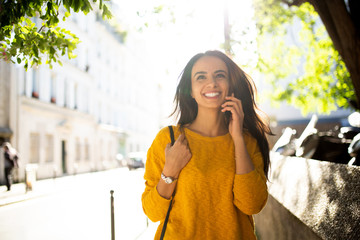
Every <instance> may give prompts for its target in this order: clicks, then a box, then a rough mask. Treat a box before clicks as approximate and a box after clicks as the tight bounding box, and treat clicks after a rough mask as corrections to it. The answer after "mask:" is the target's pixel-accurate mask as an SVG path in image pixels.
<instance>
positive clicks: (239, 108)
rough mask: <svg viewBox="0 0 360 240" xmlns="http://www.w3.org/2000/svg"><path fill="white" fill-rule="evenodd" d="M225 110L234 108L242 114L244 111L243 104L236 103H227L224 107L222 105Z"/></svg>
mask: <svg viewBox="0 0 360 240" xmlns="http://www.w3.org/2000/svg"><path fill="white" fill-rule="evenodd" d="M221 106H222V107H223V109H224V108H234V109H235V110H236V112H240V110H241V109H242V107H241V103H236V102H226V103H224V104H223V105H221Z"/></svg>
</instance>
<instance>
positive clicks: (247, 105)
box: [171, 50, 272, 178]
mask: <svg viewBox="0 0 360 240" xmlns="http://www.w3.org/2000/svg"><path fill="white" fill-rule="evenodd" d="M204 56H212V57H217V58H219V59H221V60H222V61H224V63H225V64H226V66H227V68H228V72H229V94H231V93H234V96H235V97H236V98H238V99H240V100H241V102H242V106H243V111H244V115H245V117H244V129H247V130H248V131H249V132H250V134H251V135H252V136H253V137H254V138H255V139H256V140H257V142H258V144H259V147H260V151H261V154H262V156H263V160H264V173H265V176H266V177H267V178H268V171H269V166H270V156H269V143H268V140H267V138H266V134H270V135H272V133H271V130H270V128H269V126H268V125H267V124H266V123H265V121H264V120H263V119H262V118H261V117H260V114H259V113H260V110H259V108H258V107H257V105H256V103H255V94H256V87H255V85H254V82H253V81H252V79H251V78H250V77H249V76H247V75H246V74H245V72H244V71H243V70H242V69H241V68H240V67H239V66H238V65H237V64H236V63H235V62H234V61H232V60H231V59H230V58H229V57H228V56H226V55H225V54H224V53H222V52H220V51H216V50H215V51H207V52H205V53H198V54H196V55H195V56H194V57H192V58H191V59H190V61H189V62H188V63H187V64H186V66H185V68H184V70H183V71H182V73H181V75H180V77H179V78H180V82H179V84H178V86H177V89H176V93H175V98H174V102H175V109H174V111H173V113H172V114H171V115H175V114H176V116H177V117H178V124H179V125H180V127H181V128H183V127H184V125H186V124H189V123H192V122H193V121H194V120H195V118H196V116H197V112H198V106H197V103H196V101H195V99H193V98H192V97H191V90H192V89H191V71H192V68H193V66H194V64H195V63H196V62H197V61H198V60H199V59H200V58H201V57H204Z"/></svg>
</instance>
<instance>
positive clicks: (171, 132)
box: [160, 126, 175, 240]
mask: <svg viewBox="0 0 360 240" xmlns="http://www.w3.org/2000/svg"><path fill="white" fill-rule="evenodd" d="M169 130H170V137H171V146H172V145H174V142H175V137H174V130H173V128H172V126H169ZM174 196H175V190H174V192H173V194H172V199H171V201H170V204H169V208H168V211H167V213H166V218H165V221H164V226H163V228H162V231H161V236H160V240H163V239H164V235H165V231H166V226H167V223H168V220H169V215H170V210H171V206H172V200H173V198H174Z"/></svg>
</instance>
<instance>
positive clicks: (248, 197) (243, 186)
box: [233, 136, 268, 215]
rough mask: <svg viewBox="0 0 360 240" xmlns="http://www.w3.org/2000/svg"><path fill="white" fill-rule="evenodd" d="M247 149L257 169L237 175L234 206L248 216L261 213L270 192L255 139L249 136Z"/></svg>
mask: <svg viewBox="0 0 360 240" xmlns="http://www.w3.org/2000/svg"><path fill="white" fill-rule="evenodd" d="M246 148H247V150H248V153H249V155H250V158H251V160H252V161H253V164H254V167H255V169H254V170H253V171H251V172H249V173H246V174H236V175H235V179H234V187H233V192H234V204H235V206H236V207H237V208H238V209H239V210H240V211H242V212H243V213H245V214H247V215H252V214H256V213H259V212H260V211H261V209H262V208H263V207H264V206H265V204H266V201H267V197H268V191H267V185H266V177H265V173H264V162H263V157H262V154H261V151H260V148H259V146H258V144H257V141H256V140H255V138H253V137H251V136H249V137H248V142H247V144H246Z"/></svg>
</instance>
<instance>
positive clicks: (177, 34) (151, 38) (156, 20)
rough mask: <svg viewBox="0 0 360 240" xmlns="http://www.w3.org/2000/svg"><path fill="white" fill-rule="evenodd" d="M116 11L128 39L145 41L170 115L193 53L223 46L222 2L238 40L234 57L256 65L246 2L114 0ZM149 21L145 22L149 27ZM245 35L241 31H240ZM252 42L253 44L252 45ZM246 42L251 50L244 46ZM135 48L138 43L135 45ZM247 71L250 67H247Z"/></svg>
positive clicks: (243, 63) (253, 30)
mask: <svg viewBox="0 0 360 240" xmlns="http://www.w3.org/2000/svg"><path fill="white" fill-rule="evenodd" d="M116 2H117V4H118V9H114V10H113V14H114V16H115V17H116V18H117V19H118V20H119V21H120V22H121V23H122V24H123V25H124V28H126V29H127V30H128V31H129V38H128V43H127V44H131V42H135V41H134V38H137V39H136V43H134V44H141V42H139V39H140V41H141V40H142V41H144V42H145V44H146V46H147V48H146V50H145V51H146V53H144V58H146V57H147V56H148V58H149V59H148V60H147V62H148V64H153V65H152V66H151V68H152V69H153V71H154V72H156V76H159V77H158V78H157V81H159V82H160V85H161V86H162V87H163V89H164V93H165V96H164V97H165V101H167V102H169V103H170V104H169V105H168V107H167V109H165V110H164V111H165V112H167V115H168V113H170V112H171V110H170V109H172V107H173V105H172V100H173V97H174V94H175V89H176V85H177V83H178V82H177V81H178V76H179V74H180V73H181V71H182V70H183V68H184V67H185V65H186V63H187V62H188V61H189V60H190V58H191V57H192V56H194V55H195V54H197V53H199V52H204V51H206V50H213V49H218V50H222V49H221V45H222V44H223V43H224V6H225V4H227V6H228V12H229V22H230V24H231V25H232V38H234V39H236V40H238V41H241V42H242V45H240V44H236V45H235V46H234V50H235V52H236V56H235V58H234V60H235V61H236V62H237V63H238V64H239V65H240V66H245V65H246V66H250V67H251V66H253V67H254V64H256V56H254V55H255V54H254V51H255V37H256V34H255V33H256V30H255V23H254V22H253V20H252V16H253V10H252V8H251V2H252V1H248V0H225V1H224V0H152V1H149V0H131V1H130V0H116ZM156 6H164V7H163V10H162V11H161V13H159V14H154V13H152V12H153V10H154V7H156ZM145 24H147V26H145ZM244 30H246V32H247V34H245V35H243V34H242V31H244ZM250 41H253V44H252V45H251V44H250V45H249V44H248V43H249V42H250ZM244 45H246V47H248V51H245V50H244V48H243V47H244ZM134 47H135V46H134ZM245 71H247V72H249V71H251V70H247V69H245Z"/></svg>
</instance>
